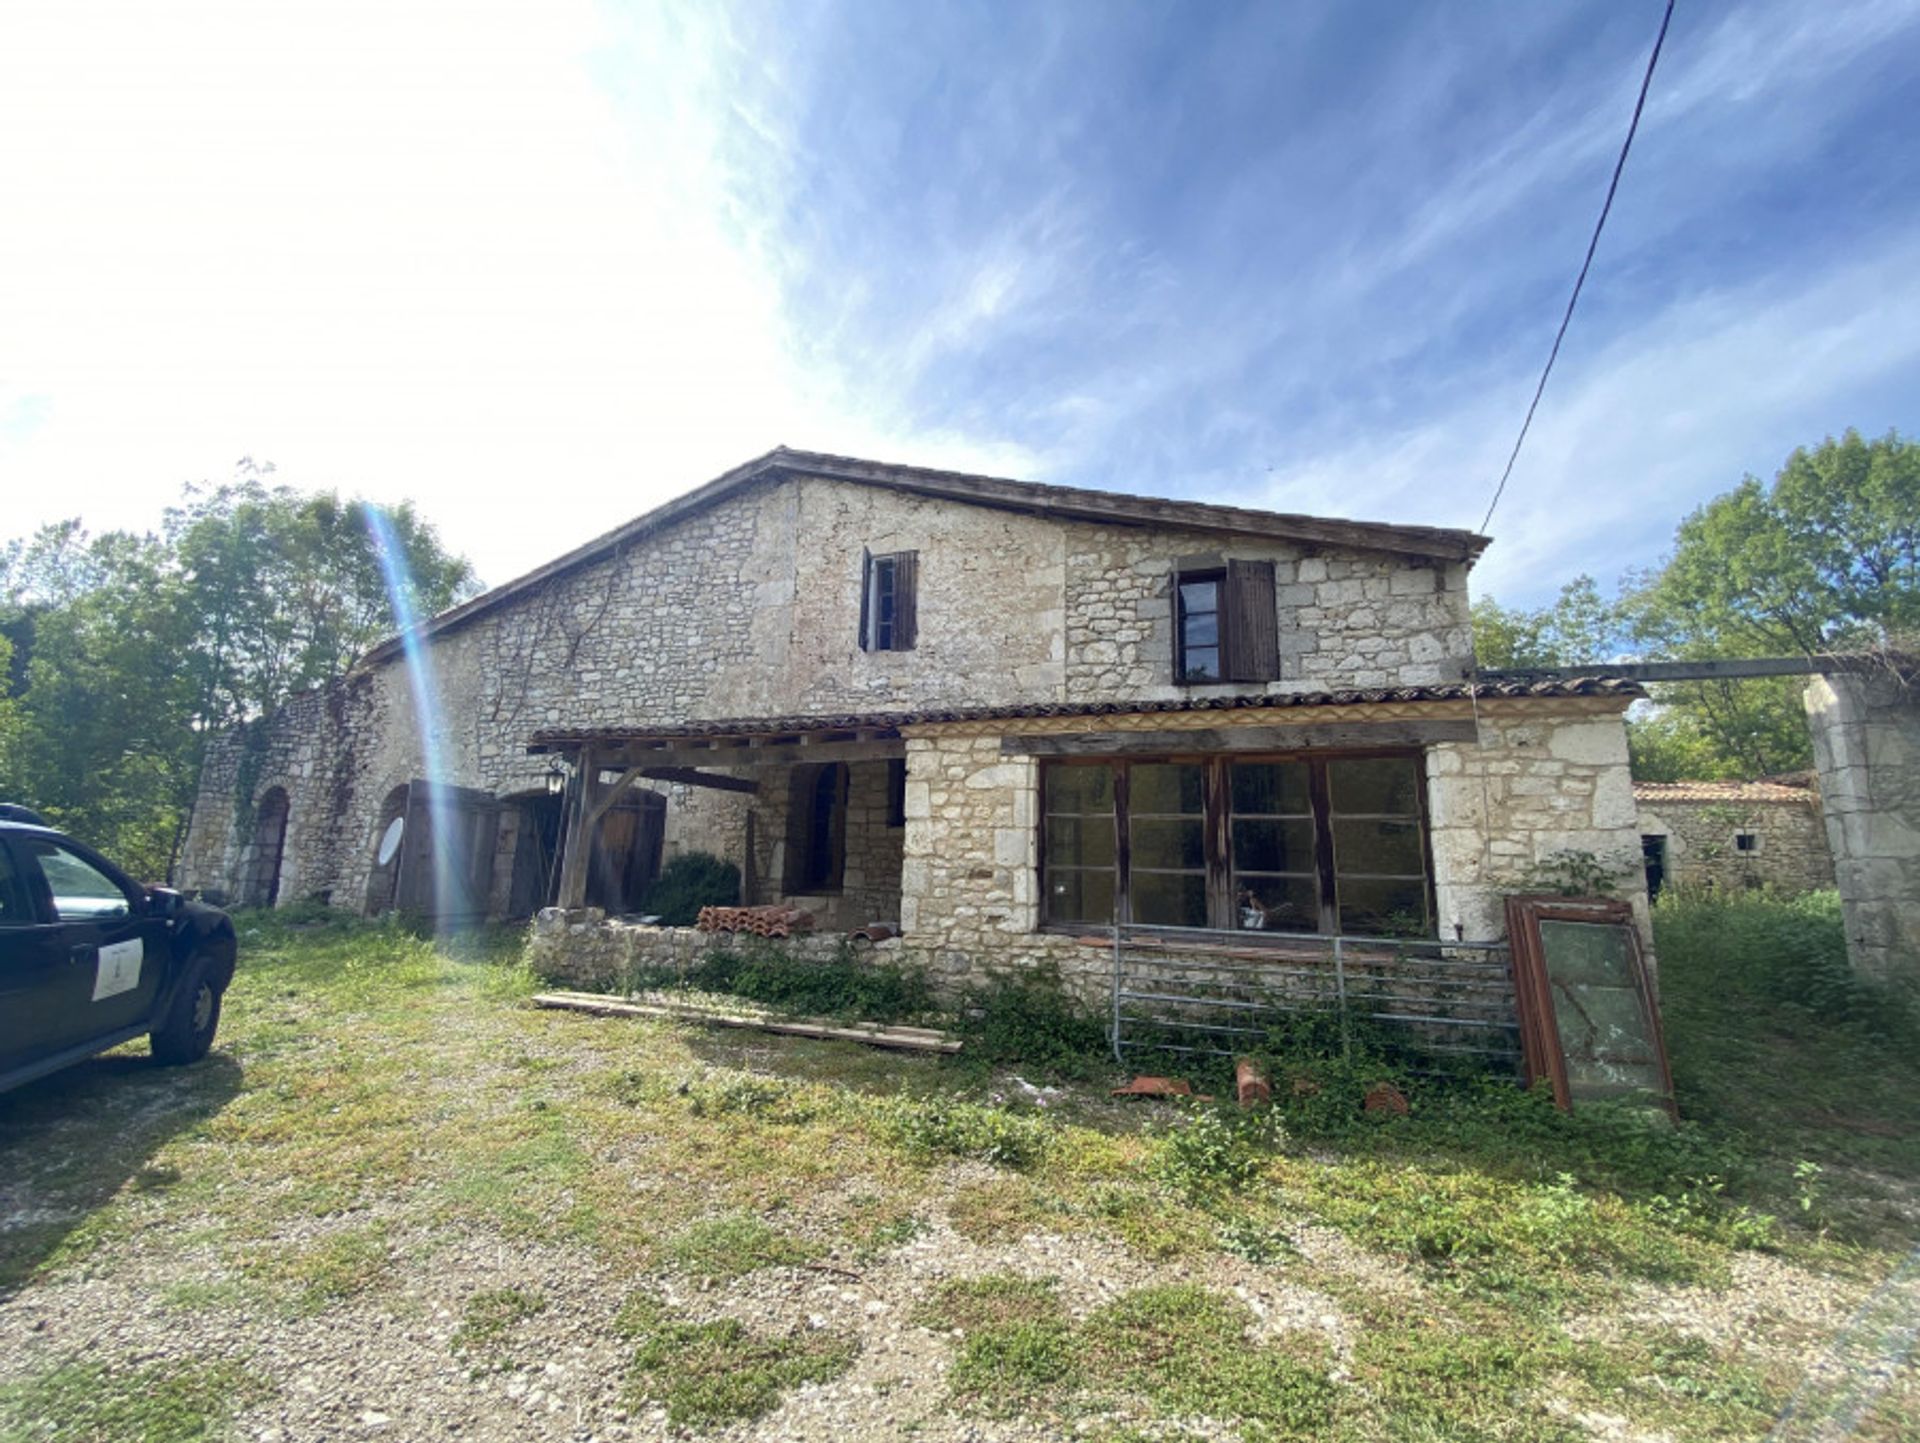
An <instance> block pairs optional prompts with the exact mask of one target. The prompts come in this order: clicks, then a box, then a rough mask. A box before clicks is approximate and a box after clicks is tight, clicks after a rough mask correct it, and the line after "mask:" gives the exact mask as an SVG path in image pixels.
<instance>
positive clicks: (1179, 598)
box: [1173, 566, 1229, 686]
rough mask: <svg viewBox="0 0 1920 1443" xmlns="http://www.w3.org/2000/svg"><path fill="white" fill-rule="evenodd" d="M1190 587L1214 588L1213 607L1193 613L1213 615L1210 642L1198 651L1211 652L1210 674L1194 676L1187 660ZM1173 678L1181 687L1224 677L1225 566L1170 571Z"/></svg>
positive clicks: (1220, 681)
mask: <svg viewBox="0 0 1920 1443" xmlns="http://www.w3.org/2000/svg"><path fill="white" fill-rule="evenodd" d="M1189 586H1211V587H1212V588H1213V610H1212V611H1211V612H1205V611H1201V612H1195V613H1192V614H1193V615H1197V616H1208V615H1211V616H1212V617H1213V626H1214V631H1213V645H1212V646H1210V647H1201V648H1198V649H1199V650H1203V651H1211V652H1212V653H1213V660H1214V668H1215V670H1214V674H1213V675H1212V676H1195V675H1194V674H1193V669H1192V667H1191V665H1190V664H1189V663H1188V661H1187V617H1188V615H1189V613H1188V611H1187V594H1186V593H1187V588H1188V587H1189ZM1173 657H1174V663H1173V679H1174V680H1175V681H1177V682H1178V683H1179V684H1180V685H1182V686H1223V685H1225V684H1226V683H1227V682H1228V680H1229V678H1228V676H1227V569H1226V567H1224V566H1219V567H1213V568H1210V569H1208V570H1206V571H1176V572H1175V573H1174V574H1173Z"/></svg>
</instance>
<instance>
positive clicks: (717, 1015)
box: [533, 992, 961, 1054]
mask: <svg viewBox="0 0 1920 1443" xmlns="http://www.w3.org/2000/svg"><path fill="white" fill-rule="evenodd" d="M533 1005H534V1006H536V1007H546V1008H554V1009H559V1010H564V1011H569V1012H586V1013H591V1014H593V1015H595V1016H604V1017H651V1018H664V1019H667V1020H670V1021H675V1022H703V1023H706V1024H707V1025H708V1026H711V1027H741V1028H748V1029H751V1030H753V1031H757V1032H777V1033H780V1034H783V1035H785V1036H792V1037H812V1038H815V1039H818V1040H821V1041H831V1042H863V1043H866V1044H867V1045H868V1046H870V1047H887V1048H893V1049H896V1050H899V1051H905V1052H941V1053H948V1054H951V1053H955V1052H958V1051H959V1050H960V1048H961V1042H960V1039H959V1038H957V1037H954V1036H952V1035H951V1034H949V1033H945V1032H939V1031H936V1030H934V1029H933V1028H930V1027H867V1026H861V1025H860V1024H858V1023H852V1024H849V1023H839V1022H828V1021H825V1020H822V1019H814V1018H773V1017H750V1016H746V1015H743V1014H738V1013H730V1012H715V1011H712V1010H710V1009H708V1008H705V1007H693V1006H688V1005H684V1004H677V1003H656V1002H627V1001H623V1000H621V999H620V998H617V997H602V996H598V995H596V994H594V993H590V992H542V993H538V994H536V995H535V996H534V998H533Z"/></svg>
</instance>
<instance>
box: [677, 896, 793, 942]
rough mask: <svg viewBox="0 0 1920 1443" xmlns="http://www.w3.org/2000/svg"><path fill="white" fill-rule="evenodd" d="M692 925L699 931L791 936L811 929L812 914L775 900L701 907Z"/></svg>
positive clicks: (758, 935) (761, 935) (757, 935)
mask: <svg viewBox="0 0 1920 1443" xmlns="http://www.w3.org/2000/svg"><path fill="white" fill-rule="evenodd" d="M693 925H694V926H695V927H697V928H698V929H699V930H700V931H702V932H751V933H752V934H753V935H754V936H756V937H791V936H792V935H793V934H794V933H795V932H811V931H812V930H813V913H811V912H802V911H801V910H800V909H799V908H798V907H786V906H782V905H780V904H779V903H775V904H774V905H773V906H770V907H702V908H701V909H700V915H699V916H698V917H697V918H695V919H694V923H693Z"/></svg>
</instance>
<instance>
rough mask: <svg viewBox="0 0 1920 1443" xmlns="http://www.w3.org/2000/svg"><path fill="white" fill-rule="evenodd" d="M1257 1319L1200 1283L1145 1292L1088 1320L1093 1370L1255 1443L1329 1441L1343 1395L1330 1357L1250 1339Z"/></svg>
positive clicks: (1086, 1340) (1161, 1405)
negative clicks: (1259, 1441) (1234, 1428)
mask: <svg viewBox="0 0 1920 1443" xmlns="http://www.w3.org/2000/svg"><path fill="white" fill-rule="evenodd" d="M1252 1323H1253V1317H1252V1314H1250V1313H1249V1312H1248V1311H1247V1309H1246V1308H1245V1307H1244V1306H1243V1305H1241V1304H1239V1303H1236V1302H1233V1301H1231V1300H1229V1299H1227V1298H1225V1297H1222V1296H1221V1295H1220V1294H1218V1293H1214V1292H1210V1291H1208V1290H1207V1289H1206V1288H1202V1287H1200V1286H1198V1285H1196V1284H1192V1283H1177V1284H1172V1285H1167V1286H1161V1287H1148V1288H1140V1289H1137V1290H1136V1291H1134V1292H1131V1293H1127V1294H1124V1295H1123V1296H1121V1297H1119V1298H1116V1299H1115V1300H1114V1301H1113V1302H1111V1303H1109V1304H1107V1306H1105V1307H1104V1308H1101V1309H1100V1310H1099V1311H1098V1312H1096V1313H1094V1314H1093V1315H1092V1316H1091V1317H1089V1318H1088V1319H1087V1322H1086V1326H1085V1328H1084V1329H1083V1331H1082V1339H1081V1342H1082V1348H1083V1349H1084V1356H1085V1358H1086V1366H1087V1369H1088V1371H1089V1372H1090V1373H1091V1374H1093V1375H1094V1376H1096V1377H1099V1378H1100V1379H1101V1380H1102V1381H1103V1383H1104V1384H1106V1385H1107V1386H1109V1387H1113V1388H1118V1389H1124V1390H1125V1391H1127V1392H1130V1393H1134V1394H1137V1395H1139V1396H1140V1397H1143V1398H1145V1399H1146V1400H1147V1401H1148V1402H1150V1403H1151V1404H1153V1405H1154V1407H1155V1408H1156V1410H1157V1411H1159V1412H1161V1413H1164V1414H1169V1415H1174V1416H1186V1417H1192V1416H1208V1417H1214V1418H1221V1419H1232V1420H1235V1421H1236V1422H1238V1423H1239V1424H1240V1425H1241V1427H1242V1429H1243V1432H1244V1434H1245V1436H1248V1437H1254V1438H1323V1437H1325V1436H1327V1434H1328V1433H1329V1432H1330V1431H1331V1427H1332V1424H1333V1419H1334V1407H1335V1400H1336V1398H1337V1389H1336V1386H1335V1384H1334V1383H1333V1381H1332V1380H1331V1379H1329V1378H1328V1377H1327V1374H1326V1370H1325V1366H1324V1362H1323V1360H1321V1359H1319V1358H1315V1359H1314V1360H1313V1361H1307V1360H1304V1359H1302V1358H1300V1357H1297V1356H1294V1355H1293V1354H1291V1353H1289V1352H1287V1351H1286V1350H1284V1349H1283V1348H1281V1347H1279V1346H1276V1345H1273V1344H1257V1343H1254V1342H1252V1341H1250V1340H1249V1339H1248V1337H1247V1331H1248V1329H1249V1328H1250V1327H1251V1325H1252Z"/></svg>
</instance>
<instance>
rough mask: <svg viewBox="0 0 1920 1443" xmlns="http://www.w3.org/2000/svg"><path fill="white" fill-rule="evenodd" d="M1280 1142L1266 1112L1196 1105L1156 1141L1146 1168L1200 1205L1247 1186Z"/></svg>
mask: <svg viewBox="0 0 1920 1443" xmlns="http://www.w3.org/2000/svg"><path fill="white" fill-rule="evenodd" d="M1285 1140H1286V1130H1285V1128H1284V1127H1282V1125H1281V1123H1280V1119H1279V1117H1278V1116H1277V1115H1276V1114H1275V1113H1273V1112H1271V1111H1269V1110H1268V1109H1266V1108H1242V1107H1238V1106H1235V1105H1232V1104H1208V1103H1196V1104H1194V1105H1193V1107H1192V1108H1191V1109H1190V1110H1189V1111H1188V1113H1187V1116H1186V1118H1185V1120H1184V1121H1182V1122H1181V1123H1180V1124H1179V1125H1178V1126H1176V1127H1174V1128H1173V1129H1172V1130H1171V1131H1169V1132H1168V1133H1167V1134H1166V1135H1165V1136H1164V1137H1163V1138H1162V1139H1161V1141H1160V1147H1159V1150H1158V1151H1157V1153H1156V1154H1155V1156H1154V1159H1153V1162H1152V1164H1151V1167H1152V1171H1153V1174H1154V1176H1155V1177H1157V1178H1159V1179H1160V1180H1161V1181H1162V1182H1164V1183H1166V1184H1167V1185H1168V1186H1169V1187H1172V1188H1174V1189H1175V1190H1176V1191H1178V1192H1180V1193H1182V1194H1183V1195H1185V1196H1186V1197H1187V1198H1188V1199H1189V1200H1191V1201H1195V1202H1204V1201H1206V1200H1208V1199H1210V1198H1214V1197H1217V1196H1218V1195H1219V1194H1221V1193H1223V1192H1231V1191H1234V1190H1236V1189H1239V1188H1244V1187H1248V1186H1250V1185H1251V1184H1252V1183H1253V1182H1254V1181H1255V1179H1257V1178H1258V1177H1259V1176H1260V1174H1261V1173H1262V1172H1263V1171H1264V1170H1265V1169H1266V1166H1267V1162H1268V1160H1269V1159H1270V1158H1271V1157H1272V1155H1273V1153H1274V1150H1275V1149H1277V1148H1278V1147H1279V1146H1280V1144H1281V1143H1283V1142H1284V1141H1285Z"/></svg>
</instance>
